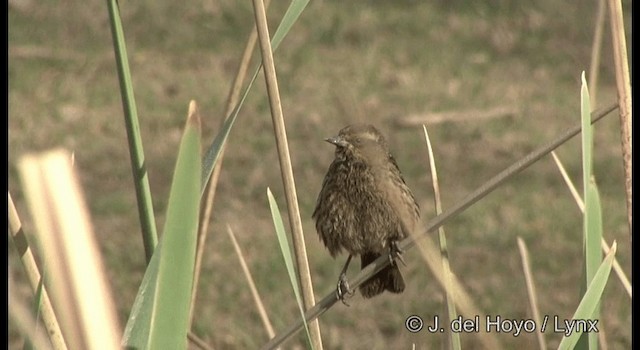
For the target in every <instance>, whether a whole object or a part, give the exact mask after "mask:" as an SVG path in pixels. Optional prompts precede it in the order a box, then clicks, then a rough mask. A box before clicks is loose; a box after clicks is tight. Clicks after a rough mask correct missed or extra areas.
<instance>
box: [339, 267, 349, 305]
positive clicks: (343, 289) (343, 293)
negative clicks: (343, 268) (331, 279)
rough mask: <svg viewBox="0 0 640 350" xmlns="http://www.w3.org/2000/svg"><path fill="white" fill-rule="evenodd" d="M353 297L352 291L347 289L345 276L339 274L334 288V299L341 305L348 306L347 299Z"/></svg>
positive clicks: (344, 274)
mask: <svg viewBox="0 0 640 350" xmlns="http://www.w3.org/2000/svg"><path fill="white" fill-rule="evenodd" d="M352 296H353V291H352V290H351V288H349V281H347V274H346V273H341V274H340V278H339V279H338V285H337V287H336V297H337V298H338V299H340V301H342V303H343V304H345V305H347V306H350V305H349V304H347V298H350V297H352Z"/></svg>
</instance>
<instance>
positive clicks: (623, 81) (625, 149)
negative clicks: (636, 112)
mask: <svg viewBox="0 0 640 350" xmlns="http://www.w3.org/2000/svg"><path fill="white" fill-rule="evenodd" d="M609 18H610V21H609V22H610V23H611V36H612V39H613V40H612V43H613V61H614V63H615V70H616V86H617V89H618V105H619V108H620V139H621V143H622V161H623V164H624V180H625V181H624V185H625V190H626V195H627V220H628V222H629V235H631V234H632V232H631V219H632V213H631V208H632V207H631V195H632V184H631V178H632V176H631V173H632V166H631V165H632V164H631V145H632V141H631V116H632V115H633V114H632V112H631V81H630V79H629V62H628V59H627V57H628V55H627V41H626V39H625V32H624V20H623V17H622V3H621V0H609Z"/></svg>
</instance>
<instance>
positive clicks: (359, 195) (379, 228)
mask: <svg viewBox="0 0 640 350" xmlns="http://www.w3.org/2000/svg"><path fill="white" fill-rule="evenodd" d="M325 141H327V142H329V143H331V144H333V145H334V146H335V147H336V148H335V158H334V159H333V161H332V163H331V165H329V169H328V170H327V173H326V175H325V177H324V180H323V182H322V188H321V190H320V192H319V194H318V199H317V201H316V207H315V210H314V211H313V214H312V218H313V219H315V226H316V231H317V233H318V235H319V237H320V240H321V241H322V243H323V244H324V245H325V247H326V248H327V249H328V250H329V253H330V254H331V256H332V257H333V258H336V256H337V255H338V254H340V253H341V252H342V251H343V250H345V251H346V252H347V253H348V254H349V256H348V258H347V261H346V263H345V265H344V268H343V269H342V272H341V273H340V277H339V279H338V283H337V287H336V295H337V297H338V299H340V300H342V302H343V303H345V304H347V303H346V300H345V299H346V297H347V296H351V295H352V294H353V291H351V290H350V289H349V285H348V281H347V279H346V271H347V268H348V266H349V263H350V262H351V259H352V257H353V256H356V255H359V256H360V262H361V268H365V267H366V266H367V265H369V264H370V263H372V262H373V261H374V260H376V259H377V258H378V257H379V256H381V255H383V254H389V259H390V262H391V263H390V264H389V265H388V266H386V267H385V268H384V269H382V270H381V271H379V272H378V273H377V274H375V275H374V276H372V277H371V278H370V279H368V280H366V281H365V282H363V283H362V284H361V285H360V287H359V290H360V293H361V294H362V296H363V297H364V298H372V297H374V296H376V295H379V294H381V293H383V292H384V291H389V292H392V293H402V292H403V291H404V289H405V282H404V279H403V277H402V274H401V273H400V269H399V268H398V265H397V264H396V261H395V260H396V259H398V260H400V261H401V262H402V263H404V260H403V259H402V255H401V253H402V251H401V250H400V249H399V247H398V245H397V243H398V242H399V241H400V240H402V239H403V238H405V237H407V236H408V235H410V234H411V233H412V232H413V230H414V229H415V228H416V226H417V224H418V222H419V219H420V208H419V206H418V203H417V202H416V200H415V198H414V196H413V194H412V193H411V190H410V189H409V187H408V186H407V184H406V182H405V180H404V178H403V177H402V173H401V172H400V169H399V168H398V164H397V163H396V160H395V158H394V157H393V156H392V155H391V153H390V151H389V145H388V143H387V141H386V139H385V137H384V136H383V135H382V133H381V132H380V131H379V130H378V129H377V128H376V127H375V126H373V125H370V124H353V125H348V126H346V127H344V128H343V129H341V130H340V131H339V132H338V134H337V135H336V136H333V137H329V138H326V139H325ZM347 305H348V304H347Z"/></svg>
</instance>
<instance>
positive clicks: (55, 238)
mask: <svg viewBox="0 0 640 350" xmlns="http://www.w3.org/2000/svg"><path fill="white" fill-rule="evenodd" d="M69 159H70V154H69V153H68V152H66V151H63V150H54V151H49V152H46V153H43V154H42V155H29V156H25V157H24V158H23V159H22V160H21V162H20V173H21V175H22V179H23V184H24V188H25V194H26V198H27V202H28V204H29V207H30V209H31V212H32V217H33V218H34V222H35V224H36V229H37V233H38V239H39V242H40V247H41V248H42V250H43V254H44V257H45V261H46V265H47V267H48V268H49V269H50V270H49V272H48V273H47V275H48V276H50V278H49V279H48V280H49V282H50V289H49V291H50V292H51V295H52V304H53V309H54V310H55V312H56V315H58V316H59V317H60V325H61V329H62V334H63V336H64V338H65V341H66V342H67V344H68V346H69V347H70V348H73V349H88V350H91V349H117V348H118V344H117V339H119V338H120V335H119V334H118V333H119V327H118V322H117V317H116V311H115V304H114V303H113V299H112V298H111V292H110V289H109V285H108V283H107V279H106V275H105V270H104V266H103V264H102V260H101V255H100V251H99V249H98V246H97V243H96V242H95V238H94V235H93V229H92V227H91V223H90V220H89V211H88V209H87V206H86V203H85V202H84V200H83V198H82V195H81V190H80V185H79V182H78V180H77V176H76V175H75V173H74V169H73V167H72V166H71V164H70V161H69ZM96 300H98V301H99V302H96ZM96 315H100V317H96Z"/></svg>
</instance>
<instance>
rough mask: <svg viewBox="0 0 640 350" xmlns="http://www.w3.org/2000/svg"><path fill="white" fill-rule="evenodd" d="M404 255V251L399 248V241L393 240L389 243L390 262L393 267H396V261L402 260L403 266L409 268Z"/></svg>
mask: <svg viewBox="0 0 640 350" xmlns="http://www.w3.org/2000/svg"><path fill="white" fill-rule="evenodd" d="M402 253H404V251H402V249H400V247H398V241H396V240H393V241H391V242H390V243H389V262H390V263H391V265H395V264H396V260H400V262H401V263H402V265H404V266H407V263H405V262H404V259H403V258H402Z"/></svg>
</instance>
